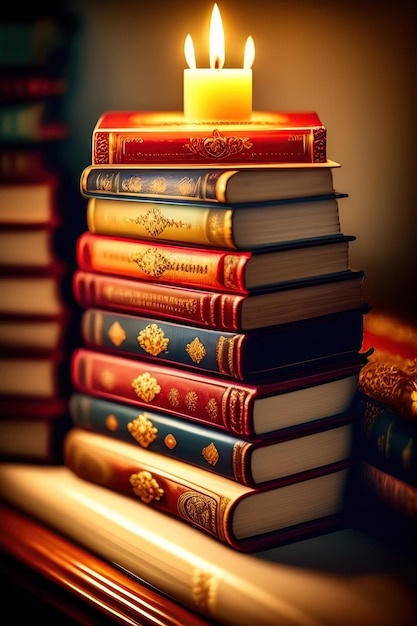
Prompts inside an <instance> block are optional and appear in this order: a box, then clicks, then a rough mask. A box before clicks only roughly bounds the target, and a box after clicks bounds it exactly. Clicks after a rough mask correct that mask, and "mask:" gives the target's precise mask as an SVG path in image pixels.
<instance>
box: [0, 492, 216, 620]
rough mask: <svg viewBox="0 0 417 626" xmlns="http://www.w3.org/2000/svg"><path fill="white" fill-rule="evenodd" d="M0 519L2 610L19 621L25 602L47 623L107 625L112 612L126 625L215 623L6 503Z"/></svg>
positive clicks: (23, 612) (22, 617)
mask: <svg viewBox="0 0 417 626" xmlns="http://www.w3.org/2000/svg"><path fill="white" fill-rule="evenodd" d="M0 518H1V536H0V547H1V550H2V562H1V565H0V567H1V570H2V572H1V573H2V574H3V576H2V590H3V593H4V596H3V609H5V610H6V612H7V609H8V608H9V610H13V615H14V619H15V620H16V621H17V622H19V620H22V621H24V619H25V617H26V616H27V614H28V607H29V611H31V610H34V614H36V616H37V618H38V619H40V620H41V621H42V622H43V623H50V624H51V623H57V622H59V623H61V624H63V623H65V624H70V623H73V624H75V623H83V624H89V625H90V626H93V625H98V624H110V623H111V622H112V621H114V619H115V615H117V621H118V623H119V624H125V625H126V626H128V625H129V626H131V625H132V624H133V623H136V624H139V623H140V624H141V626H158V625H159V626H160V625H161V624H164V626H210V624H211V625H212V624H213V622H212V621H211V620H210V622H207V621H206V620H205V619H204V618H203V617H202V616H198V614H197V613H196V612H194V611H192V610H191V609H189V608H186V607H185V606H184V605H182V604H180V603H178V602H175V601H174V600H173V599H172V598H169V597H168V596H167V595H165V594H162V593H160V592H158V590H157V589H156V588H155V587H153V588H152V587H151V586H150V585H149V584H147V583H146V582H144V581H142V580H140V579H139V577H138V576H135V575H134V574H133V573H130V572H125V571H122V569H121V568H120V567H117V566H116V565H114V564H111V563H109V562H108V561H107V560H106V559H104V558H99V557H98V556H97V555H96V554H93V553H92V552H91V551H90V550H89V549H88V547H87V548H85V547H84V548H83V547H81V546H80V545H78V543H76V542H75V541H71V540H70V539H68V538H67V537H64V536H63V535H62V534H61V533H59V532H58V531H56V530H52V529H51V528H50V527H48V526H46V525H45V524H43V523H42V522H40V521H38V520H36V519H35V518H33V517H31V516H29V515H25V514H24V513H22V511H19V510H18V509H16V508H13V507H11V506H8V505H7V504H5V503H4V502H2V504H1V505H0ZM29 572H30V573H29ZM32 594H33V596H34V599H33V600H32ZM23 595H24V598H25V602H24V603H23V604H24V606H22V602H21V598H22V597H23ZM35 600H38V602H35ZM32 602H33V604H32ZM33 606H34V607H35V608H34V609H33V608H32V607H33ZM55 611H56V612H55ZM64 618H65V619H64ZM68 620H70V621H68ZM72 620H73V621H72ZM103 620H104V621H103Z"/></svg>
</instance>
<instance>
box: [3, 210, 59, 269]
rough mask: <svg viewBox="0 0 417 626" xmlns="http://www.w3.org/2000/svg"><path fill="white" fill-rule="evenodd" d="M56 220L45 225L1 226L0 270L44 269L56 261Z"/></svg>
mask: <svg viewBox="0 0 417 626" xmlns="http://www.w3.org/2000/svg"><path fill="white" fill-rule="evenodd" d="M58 228H59V224H58V222H56V223H53V222H50V223H49V224H48V225H45V226H35V227H34V226H30V227H19V228H3V229H2V230H1V232H0V271H1V272H3V271H5V270H7V268H10V270H11V271H14V270H22V271H24V272H29V273H33V272H36V271H38V270H45V269H48V268H50V267H52V266H53V265H54V263H55V262H56V261H57V259H58V258H59V257H58V254H57V252H58V251H57V248H56V243H57V239H58V237H57V229H58Z"/></svg>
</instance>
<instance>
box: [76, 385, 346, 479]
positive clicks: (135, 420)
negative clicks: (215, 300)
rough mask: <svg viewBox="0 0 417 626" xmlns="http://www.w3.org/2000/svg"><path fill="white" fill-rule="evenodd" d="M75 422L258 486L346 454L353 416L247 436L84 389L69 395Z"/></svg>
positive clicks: (88, 428)
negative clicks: (92, 394) (257, 435)
mask: <svg viewBox="0 0 417 626" xmlns="http://www.w3.org/2000/svg"><path fill="white" fill-rule="evenodd" d="M70 412H71V419H72V422H73V424H74V426H76V427H78V428H83V429H85V430H88V431H91V432H95V433H101V434H103V435H106V436H109V437H111V438H113V439H118V440H121V441H123V440H124V441H127V442H129V443H131V444H132V445H139V446H140V447H141V448H144V449H146V450H150V451H152V452H158V453H159V454H162V455H163V456H168V457H170V458H174V459H178V460H179V461H184V462H186V463H191V465H195V466H197V467H201V468H202V469H205V470H207V471H209V472H213V473H214V474H218V475H219V476H224V477H225V478H229V479H230V480H235V481H236V482H238V483H241V484H243V485H248V486H250V487H257V486H259V485H263V484H265V483H268V482H271V481H276V480H278V479H281V478H286V477H287V476H291V475H294V474H300V473H301V472H305V471H309V470H313V469H316V468H317V467H323V466H325V465H330V464H332V463H336V462H338V461H346V460H348V459H350V457H351V448H352V417H350V416H348V415H343V416H337V417H330V418H326V419H322V420H317V421H314V422H310V424H308V425H307V426H301V427H297V426H296V427H292V428H285V429H282V430H280V431H276V432H275V433H274V436H273V437H265V436H264V437H261V438H257V439H246V438H241V437H237V436H235V435H232V434H229V433H225V432H221V431H220V430H218V429H215V428H211V427H210V426H200V425H198V424H194V423H190V422H189V421H187V420H184V419H182V418H180V417H173V416H169V415H166V414H163V413H157V412H155V411H148V410H143V411H138V409H137V408H136V407H133V406H129V405H127V404H125V403H121V402H111V401H109V400H103V399H101V398H96V397H94V396H91V395H87V394H79V393H73V394H72V395H71V398H70Z"/></svg>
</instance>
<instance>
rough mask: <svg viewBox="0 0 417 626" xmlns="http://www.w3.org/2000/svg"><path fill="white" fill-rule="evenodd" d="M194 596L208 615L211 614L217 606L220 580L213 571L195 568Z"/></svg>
mask: <svg viewBox="0 0 417 626" xmlns="http://www.w3.org/2000/svg"><path fill="white" fill-rule="evenodd" d="M191 585H192V596H193V600H194V602H195V603H196V605H197V606H198V607H199V608H200V610H201V611H203V612H205V613H206V615H211V614H213V612H214V609H215V607H216V606H217V590H218V587H219V580H218V578H216V577H215V575H214V574H213V573H212V572H206V571H204V570H201V569H198V568H195V569H194V571H193V576H192V583H191Z"/></svg>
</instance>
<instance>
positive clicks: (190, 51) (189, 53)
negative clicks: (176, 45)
mask: <svg viewBox="0 0 417 626" xmlns="http://www.w3.org/2000/svg"><path fill="white" fill-rule="evenodd" d="M184 54H185V60H186V61H187V65H188V67H189V68H191V69H192V70H195V68H196V63H195V53H194V44H193V40H192V38H191V35H187V37H186V39H185V44H184Z"/></svg>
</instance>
